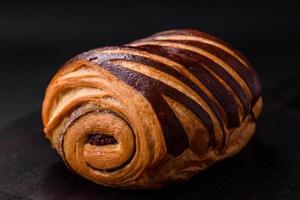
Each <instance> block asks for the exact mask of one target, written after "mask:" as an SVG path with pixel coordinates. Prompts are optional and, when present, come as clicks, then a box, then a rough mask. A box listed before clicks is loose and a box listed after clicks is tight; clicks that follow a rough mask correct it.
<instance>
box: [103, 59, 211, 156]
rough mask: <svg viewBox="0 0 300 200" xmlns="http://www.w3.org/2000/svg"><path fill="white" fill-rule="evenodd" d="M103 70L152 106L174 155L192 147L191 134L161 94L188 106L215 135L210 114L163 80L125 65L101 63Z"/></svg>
mask: <svg viewBox="0 0 300 200" xmlns="http://www.w3.org/2000/svg"><path fill="white" fill-rule="evenodd" d="M97 64H98V65H99V67H102V68H104V69H106V70H107V71H109V72H110V73H112V74H113V75H114V76H116V77H117V78H119V79H121V80H122V81H124V82H125V83H127V84H128V85H130V86H131V87H133V88H135V89H136V90H137V91H139V92H140V93H141V94H142V95H143V96H144V97H145V98H147V99H148V101H149V102H150V103H151V105H152V107H153V109H154V110H155V112H156V114H157V118H158V120H159V121H160V125H161V127H162V130H163V133H164V137H165V141H166V145H167V150H168V153H170V154H171V155H174V156H177V155H179V154H181V153H182V152H183V151H184V150H185V149H186V148H188V147H189V142H188V138H187V135H186V133H185V131H184V129H183V127H182V125H181V123H180V121H179V120H178V119H177V117H176V115H175V114H174V112H173V111H172V109H171V108H170V107H169V106H168V104H167V103H166V102H165V100H164V99H163V98H162V96H161V94H166V95H167V96H171V97H172V98H174V100H176V101H178V102H179V103H181V104H183V105H185V106H186V107H187V108H189V109H190V110H191V111H194V112H195V114H196V115H197V116H198V117H199V118H200V119H202V120H203V122H204V124H205V125H206V126H207V128H208V130H209V132H210V133H212V132H213V123H212V121H211V118H210V116H209V115H208V113H207V112H206V111H205V110H203V108H202V107H200V106H199V105H198V104H197V103H196V102H194V101H193V100H191V99H190V98H189V97H187V96H185V95H184V94H182V93H181V92H179V91H177V90H175V89H173V88H172V87H170V86H168V85H166V84H164V83H162V82H161V81H158V80H155V79H152V78H150V77H148V76H146V75H144V74H142V73H139V72H136V71H133V70H130V69H128V68H124V67H122V66H121V65H114V64H111V63H108V62H102V61H101V60H97Z"/></svg>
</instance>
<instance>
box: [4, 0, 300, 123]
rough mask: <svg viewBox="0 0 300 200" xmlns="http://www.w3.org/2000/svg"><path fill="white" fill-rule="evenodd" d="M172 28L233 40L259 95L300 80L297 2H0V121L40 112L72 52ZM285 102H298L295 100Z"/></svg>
mask: <svg viewBox="0 0 300 200" xmlns="http://www.w3.org/2000/svg"><path fill="white" fill-rule="evenodd" d="M284 2H286V1H284ZM175 28H196V29H200V30H203V31H206V32H208V33H211V34H213V35H215V36H218V37H220V38H222V39H224V40H225V41H228V42H230V43H231V44H232V45H233V46H235V47H236V48H237V49H238V50H240V51H241V52H242V53H244V54H245V55H246V57H248V59H249V60H250V61H251V63H252V64H253V66H254V67H255V68H256V70H257V71H258V73H259V75H260V78H261V80H262V85H263V90H264V92H267V91H269V90H270V89H271V88H272V87H277V86H278V87H280V88H281V87H283V88H284V89H285V90H287V91H282V90H281V89H278V90H276V91H273V92H275V93H276V94H274V95H276V98H277V97H279V96H278V94H277V93H281V92H285V93H288V92H289V91H288V90H289V85H285V84H292V85H293V86H295V85H297V84H298V85H300V84H299V78H298V74H299V72H300V50H299V44H300V42H299V41H300V37H299V36H300V7H299V6H298V5H296V4H292V3H277V2H274V1H273V2H272V3H270V2H266V3H264V2H263V1H262V2H260V3H251V4H247V3H243V1H219V2H218V1H208V2H206V3H204V2H201V1H178V2H176V1H112V0H110V1H99V2H98V3H97V2H88V1H84V2H76V3H72V2H65V3H62V2H51V1H46V3H43V2H27V1H24V2H23V3H14V2H11V4H3V3H2V4H1V5H0V46H1V48H0V56H1V57H0V58H1V68H0V91H1V99H0V111H1V112H0V125H3V124H5V123H6V122H8V121H11V120H12V119H15V118H18V117H20V116H23V115H25V114H27V113H28V112H30V111H32V110H36V109H39V108H40V104H41V102H42V98H43V95H44V90H45V87H46V86H47V83H48V82H49V81H50V79H51V77H52V76H53V74H54V73H55V72H56V70H57V69H58V68H59V67H60V66H61V65H62V64H63V63H64V62H66V61H67V60H68V59H70V58H71V57H73V56H75V55H77V54H79V53H82V52H84V51H87V50H89V49H92V48H96V47H101V46H105V45H119V44H124V43H127V42H129V41H131V40H134V39H138V38H141V37H145V36H148V35H149V34H152V33H155V32H158V31H162V30H167V29H175ZM287 82H289V83H287ZM298 92H299V93H300V89H299V90H298ZM279 98H281V97H279ZM297 100H298V101H300V97H299V96H298V99H295V101H297ZM290 103H291V104H293V105H292V106H299V104H296V102H294V101H293V100H292V101H291V102H290Z"/></svg>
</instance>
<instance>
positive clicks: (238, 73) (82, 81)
mask: <svg viewBox="0 0 300 200" xmlns="http://www.w3.org/2000/svg"><path fill="white" fill-rule="evenodd" d="M261 110H262V97H261V94H260V83H259V80H258V77H257V75H256V72H255V71H254V69H253V68H252V67H251V66H250V64H249V62H248V61H247V60H246V59H245V58H244V57H243V56H242V55H241V54H240V53H239V52H237V51H236V50H234V49H233V48H232V47H230V46H229V45H228V44H227V43H225V42H223V41H221V40H220V39H217V38H215V37H213V36H210V35H208V34H206V33H203V32H200V31H196V30H170V31H165V32H160V33H157V34H154V35H152V36H150V37H148V38H145V39H141V40H137V41H134V42H132V43H129V44H127V45H123V46H116V47H104V48H98V49H94V50H91V51H88V52H85V53H83V54H80V55H78V56H76V57H75V58H73V59H71V60H69V61H68V62H67V63H66V64H65V65H64V66H63V67H62V68H61V69H60V70H59V71H58V72H57V74H56V75H55V76H54V77H53V79H52V81H51V82H50V84H49V86H48V88H47V90H46V94H45V99H44V102H43V107H42V118H43V124H44V132H45V135H46V137H47V138H48V139H49V140H50V141H51V143H52V146H53V148H55V149H56V150H57V152H58V153H59V154H60V156H61V157H62V159H63V160H64V162H65V163H66V165H67V166H68V167H69V168H70V169H71V170H72V171H73V172H74V173H76V174H79V175H81V176H82V177H84V178H87V179H89V180H91V181H93V182H95V183H98V184H102V185H107V186H111V187H123V188H157V187H160V186H162V185H164V184H165V183H168V182H171V181H186V180H188V179H189V178H190V177H192V176H193V175H194V174H196V173H198V172H200V171H202V170H204V169H206V168H207V167H209V166H210V165H212V164H213V163H215V162H216V161H220V160H223V159H224V158H226V157H229V156H233V155H235V154H236V153H238V152H239V151H240V150H241V149H242V148H243V147H244V146H245V145H246V144H247V142H248V141H249V140H250V138H251V136H252V135H253V134H254V131H255V123H256V119H257V117H258V116H259V115H260V112H261Z"/></svg>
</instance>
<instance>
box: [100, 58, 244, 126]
mask: <svg viewBox="0 0 300 200" xmlns="http://www.w3.org/2000/svg"><path fill="white" fill-rule="evenodd" d="M97 57H98V59H100V60H101V61H105V60H113V59H120V60H129V61H133V62H137V63H141V64H144V65H146V66H148V67H153V68H155V69H157V70H160V71H162V72H164V73H167V74H169V75H171V76H174V77H175V78H177V79H179V80H181V81H182V82H184V83H185V84H186V85H188V86H189V87H190V88H192V89H193V90H194V91H195V92H196V93H197V94H198V95H199V96H200V97H202V98H203V99H204V101H205V102H206V103H207V104H208V105H209V106H210V108H211V109H212V111H213V112H214V114H215V115H216V117H217V119H218V120H219V122H220V124H221V126H222V125H223V120H222V116H221V113H220V111H219V110H218V107H217V106H216V105H215V104H214V102H213V101H212V100H211V99H210V98H209V97H208V96H207V95H206V94H205V93H204V92H203V91H202V90H201V89H200V88H199V87H198V86H197V85H196V84H195V83H194V82H192V81H191V80H190V79H188V78H187V77H185V76H183V75H182V74H180V73H179V72H178V71H176V70H175V69H173V68H170V67H169V66H167V65H165V64H163V63H159V62H156V61H153V60H150V59H148V58H145V57H141V56H136V55H130V54H99V55H97ZM200 81H201V80H200ZM204 85H205V84H204ZM222 87H223V86H222ZM219 90H220V91H221V92H222V91H223V90H222V89H219ZM231 105H234V103H233V104H231ZM231 105H229V106H231ZM237 117H238V116H237ZM200 119H201V118H200ZM233 120H235V119H234V117H233V118H232V121H233ZM237 120H238V118H237ZM238 123H239V121H237V122H234V123H233V124H235V125H237V124H238Z"/></svg>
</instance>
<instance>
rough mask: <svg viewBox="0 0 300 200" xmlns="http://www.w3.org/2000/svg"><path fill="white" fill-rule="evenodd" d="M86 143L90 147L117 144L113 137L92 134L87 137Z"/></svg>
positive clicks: (103, 134)
mask: <svg viewBox="0 0 300 200" xmlns="http://www.w3.org/2000/svg"><path fill="white" fill-rule="evenodd" d="M88 143H89V144H91V145H97V146H103V145H108V144H116V143H118V142H117V140H116V139H115V138H114V136H111V135H107V134H105V133H94V134H90V135H89V137H88Z"/></svg>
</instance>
